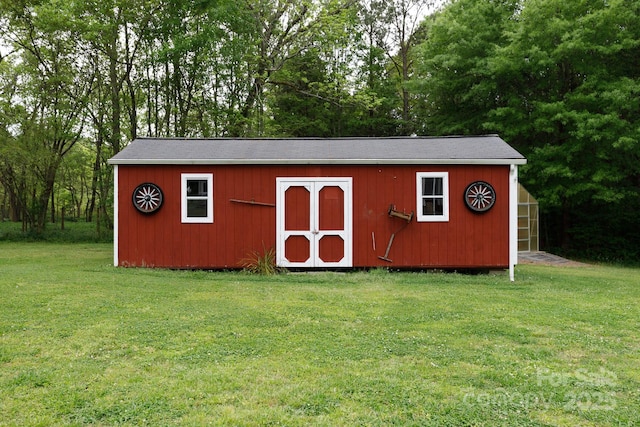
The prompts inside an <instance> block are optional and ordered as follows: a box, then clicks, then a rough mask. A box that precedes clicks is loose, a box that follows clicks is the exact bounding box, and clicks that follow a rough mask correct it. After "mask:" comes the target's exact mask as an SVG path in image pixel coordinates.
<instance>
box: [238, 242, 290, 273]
mask: <svg viewBox="0 0 640 427" xmlns="http://www.w3.org/2000/svg"><path fill="white" fill-rule="evenodd" d="M240 264H241V265H242V268H243V269H244V271H246V272H249V273H252V274H262V275H265V276H270V275H273V274H277V273H279V272H281V271H282V269H281V268H280V267H278V266H276V251H275V249H273V248H269V249H267V248H266V247H265V245H264V243H263V244H262V252H260V251H257V250H254V251H251V252H250V253H249V255H248V256H247V257H246V258H244V259H242V261H240Z"/></svg>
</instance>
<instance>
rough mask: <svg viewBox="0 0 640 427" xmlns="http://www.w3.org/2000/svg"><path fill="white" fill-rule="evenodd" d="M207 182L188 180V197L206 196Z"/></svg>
mask: <svg viewBox="0 0 640 427" xmlns="http://www.w3.org/2000/svg"><path fill="white" fill-rule="evenodd" d="M206 195H207V181H206V180H204V179H198V180H194V179H189V180H187V196H206Z"/></svg>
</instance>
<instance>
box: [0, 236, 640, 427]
mask: <svg viewBox="0 0 640 427" xmlns="http://www.w3.org/2000/svg"><path fill="white" fill-rule="evenodd" d="M111 260H112V254H111V245H109V244H46V243H0V425H20V426H29V425H42V426H49V425H153V426H166V425H248V426H251V425H289V426H298V425H326V426H340V425H368V426H369V425H380V426H383V425H384V426H387V425H402V426H408V425H420V426H429V425H433V426H443V425H446V426H465V425H469V426H476V425H477V426H483V425H487V426H496V425H503V426H516V425H522V426H607V425H612V426H618V425H628V426H631V425H636V423H637V421H638V420H640V306H639V302H640V270H637V269H625V268H614V267H601V266H598V267H595V266H594V267H586V268H576V267H573V268H569V267H567V268H559V267H545V266H529V265H522V266H518V267H517V269H516V281H515V283H511V282H509V280H508V277H507V276H506V275H498V276H493V275H478V276H466V275H459V274H436V273H388V272H386V271H384V270H374V271H371V272H354V273H347V274H340V273H313V274H293V273H289V274H282V275H278V276H270V277H266V276H256V275H249V274H244V273H239V272H230V273H227V272H204V271H195V272H194V271H168V270H151V269H124V268H114V267H113V266H111V262H112V261H111Z"/></svg>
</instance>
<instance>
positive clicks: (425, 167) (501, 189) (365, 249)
mask: <svg viewBox="0 0 640 427" xmlns="http://www.w3.org/2000/svg"><path fill="white" fill-rule="evenodd" d="M109 162H110V163H111V164H113V165H114V168H115V234H114V264H115V265H119V266H146V267H169V268H207V269H209V268H211V269H221V268H239V267H240V266H241V260H243V259H246V258H247V256H248V254H249V253H251V252H252V251H256V250H257V251H261V250H262V248H263V247H266V248H270V247H271V248H275V251H276V258H277V264H278V265H279V266H282V267H289V268H298V267H299V268H351V267H356V268H357V267H379V266H385V267H394V268H439V269H509V271H510V275H511V278H513V266H514V265H515V264H516V261H517V202H518V200H517V179H518V178H517V177H518V174H517V172H518V165H522V164H524V163H525V162H526V160H525V158H524V157H523V156H522V155H521V154H519V153H518V152H517V151H516V150H514V149H513V148H511V147H510V146H509V145H508V144H507V143H506V142H504V141H503V140H502V139H501V138H499V137H498V136H495V135H488V136H473V137H440V138H426V137H402V138H341V139H321V138H305V139H147V138H145V139H136V140H135V141H133V142H132V143H131V144H129V145H128V146H127V147H126V148H125V149H124V150H122V151H121V152H120V153H118V154H117V155H116V156H114V157H113V158H111V159H110V161H109Z"/></svg>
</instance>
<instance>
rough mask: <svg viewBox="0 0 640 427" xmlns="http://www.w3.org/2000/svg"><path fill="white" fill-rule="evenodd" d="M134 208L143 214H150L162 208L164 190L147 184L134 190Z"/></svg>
mask: <svg viewBox="0 0 640 427" xmlns="http://www.w3.org/2000/svg"><path fill="white" fill-rule="evenodd" d="M132 199H133V206H135V207H136V209H137V210H138V211H140V212H142V213H145V214H150V213H153V212H155V211H157V210H158V209H160V206H162V200H163V196H162V190H161V189H160V187H158V186H157V185H155V184H152V183H150V182H145V183H144V184H140V185H138V186H137V187H136V189H135V190H133V197H132Z"/></svg>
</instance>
